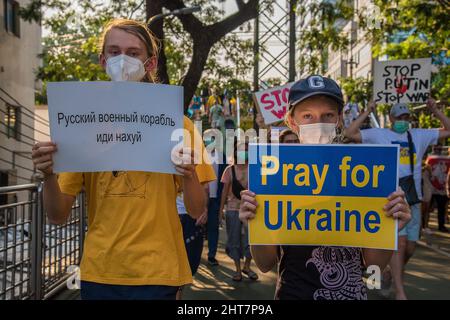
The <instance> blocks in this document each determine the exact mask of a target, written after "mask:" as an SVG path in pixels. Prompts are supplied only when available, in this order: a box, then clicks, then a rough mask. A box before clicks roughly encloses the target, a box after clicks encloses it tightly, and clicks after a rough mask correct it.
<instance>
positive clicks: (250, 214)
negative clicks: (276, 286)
mask: <svg viewBox="0 0 450 320" xmlns="http://www.w3.org/2000/svg"><path fill="white" fill-rule="evenodd" d="M257 206H258V203H257V202H256V194H254V193H253V192H251V191H250V190H244V191H242V192H241V204H240V207H239V219H240V220H241V221H242V222H243V223H244V224H245V225H247V224H248V221H249V220H251V219H254V218H255V214H256V208H257ZM277 248H278V247H277V246H273V245H258V246H256V245H253V246H250V251H251V253H252V257H253V259H254V260H255V263H256V266H257V267H258V269H259V270H261V272H264V273H266V272H268V271H270V270H272V269H273V267H275V266H276V265H277V263H278V252H277Z"/></svg>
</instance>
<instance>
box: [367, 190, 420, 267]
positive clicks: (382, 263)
mask: <svg viewBox="0 0 450 320" xmlns="http://www.w3.org/2000/svg"><path fill="white" fill-rule="evenodd" d="M387 200H388V203H387V204H386V205H385V206H384V208H383V209H384V210H385V213H386V216H388V217H392V218H394V219H397V220H398V230H401V229H402V228H403V227H404V226H405V225H406V224H407V223H408V222H409V220H411V209H410V207H409V205H408V203H407V202H406V199H405V193H404V192H403V190H401V189H399V190H398V191H396V192H393V193H392V194H391V195H389V197H388V198H387ZM392 254H393V251H391V250H381V249H363V258H364V264H365V266H366V268H367V267H369V266H371V265H376V266H378V267H379V268H380V270H381V271H383V270H384V268H386V266H387V265H388V263H389V260H390V259H391V257H392Z"/></svg>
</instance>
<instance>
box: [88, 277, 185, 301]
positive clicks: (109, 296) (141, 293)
mask: <svg viewBox="0 0 450 320" xmlns="http://www.w3.org/2000/svg"><path fill="white" fill-rule="evenodd" d="M177 291H178V287H172V286H153V285H148V286H124V285H112V284H102V283H95V282H89V281H81V299H82V300H175V298H176V294H177Z"/></svg>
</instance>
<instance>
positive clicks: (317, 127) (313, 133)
mask: <svg viewBox="0 0 450 320" xmlns="http://www.w3.org/2000/svg"><path fill="white" fill-rule="evenodd" d="M297 126H298V137H299V140H300V143H303V144H327V143H331V142H333V140H334V138H335V137H336V124H335V123H313V124H303V125H298V124H297Z"/></svg>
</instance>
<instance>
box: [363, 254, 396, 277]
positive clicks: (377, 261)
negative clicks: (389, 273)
mask: <svg viewBox="0 0 450 320" xmlns="http://www.w3.org/2000/svg"><path fill="white" fill-rule="evenodd" d="M393 253H394V251H391V250H380V249H363V259H364V266H365V267H366V268H368V267H369V266H378V267H379V268H380V270H381V272H383V270H384V268H386V266H387V265H388V264H389V261H390V260H391V257H392V254H393Z"/></svg>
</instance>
